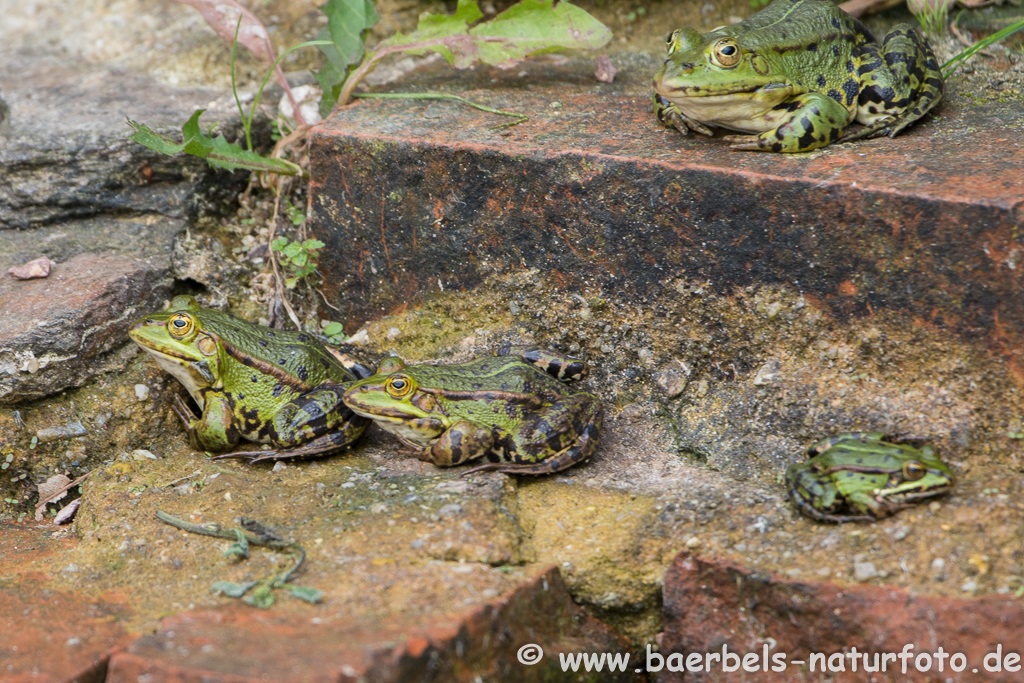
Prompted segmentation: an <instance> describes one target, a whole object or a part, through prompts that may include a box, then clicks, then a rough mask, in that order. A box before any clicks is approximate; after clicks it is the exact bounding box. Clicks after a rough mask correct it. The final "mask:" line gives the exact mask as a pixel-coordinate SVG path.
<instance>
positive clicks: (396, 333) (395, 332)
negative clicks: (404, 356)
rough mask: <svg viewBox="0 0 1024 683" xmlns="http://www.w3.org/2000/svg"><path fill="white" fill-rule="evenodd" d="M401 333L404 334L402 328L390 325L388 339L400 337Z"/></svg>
mask: <svg viewBox="0 0 1024 683" xmlns="http://www.w3.org/2000/svg"><path fill="white" fill-rule="evenodd" d="M401 335H402V331H401V330H400V329H398V328H397V327H389V328H388V339H389V340H394V339H398V338H399V337H400V336H401Z"/></svg>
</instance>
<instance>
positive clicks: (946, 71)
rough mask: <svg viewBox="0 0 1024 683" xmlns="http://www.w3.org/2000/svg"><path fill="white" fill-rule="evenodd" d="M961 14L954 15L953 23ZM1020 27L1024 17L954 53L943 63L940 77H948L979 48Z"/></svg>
mask: <svg viewBox="0 0 1024 683" xmlns="http://www.w3.org/2000/svg"><path fill="white" fill-rule="evenodd" d="M962 15H963V12H962V11H961V12H960V14H957V15H956V19H954V20H953V23H954V24H955V23H956V22H957V21H959V19H960V17H961V16H962ZM1022 29H1024V19H1021V20H1020V21H1017V22H1014V23H1012V24H1010V25H1009V26H1007V27H1006V28H1004V29H1000V30H999V31H996V32H995V33H993V34H992V35H990V36H987V37H985V38H982V39H981V40H979V41H978V42H976V43H975V44H974V45H971V46H970V47H969V48H967V49H966V50H964V51H963V52H961V53H960V54H958V55H956V56H955V57H953V58H952V59H950V60H949V61H948V62H946V63H945V64H943V65H942V77H943V78H949V77H950V76H952V75H953V74H954V73H955V72H956V70H957V69H959V68H960V65H962V64H963V63H964V62H966V61H967V60H968V59H970V58H971V57H973V56H974V55H975V54H976V53H978V52H980V51H981V50H984V49H985V48H986V47H988V46H989V45H992V44H993V43H998V42H999V41H1000V40H1003V39H1004V38H1009V37H1010V36H1012V35H1013V34H1014V33H1016V32H1017V31H1020V30H1022Z"/></svg>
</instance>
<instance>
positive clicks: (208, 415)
mask: <svg viewBox="0 0 1024 683" xmlns="http://www.w3.org/2000/svg"><path fill="white" fill-rule="evenodd" d="M174 399H175V400H174V406H173V409H174V412H175V414H176V415H177V416H178V419H180V420H181V421H182V423H183V424H184V425H185V429H186V430H187V431H188V440H189V442H190V443H191V444H192V447H193V448H196V449H198V450H203V451H211V452H213V453H218V452H220V451H226V450H229V449H231V448H234V447H235V445H236V444H237V443H238V440H239V439H240V438H241V433H240V432H239V430H238V426H237V424H236V421H235V414H234V410H233V409H232V405H231V402H230V401H229V400H228V398H227V396H225V395H224V394H222V393H221V392H219V391H213V390H210V391H207V392H206V393H205V394H204V395H203V414H202V416H201V417H199V418H197V417H196V416H195V415H194V414H193V413H192V411H191V410H190V409H189V407H188V406H187V405H185V402H184V401H182V400H181V397H180V396H177V395H176V396H175V397H174Z"/></svg>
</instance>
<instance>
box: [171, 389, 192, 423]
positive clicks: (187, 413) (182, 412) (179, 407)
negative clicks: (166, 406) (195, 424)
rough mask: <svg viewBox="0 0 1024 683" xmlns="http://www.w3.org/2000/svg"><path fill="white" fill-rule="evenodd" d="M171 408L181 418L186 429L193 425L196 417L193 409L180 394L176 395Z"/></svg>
mask: <svg viewBox="0 0 1024 683" xmlns="http://www.w3.org/2000/svg"><path fill="white" fill-rule="evenodd" d="M171 410H173V411H174V414H175V415H177V416H178V419H179V420H181V424H182V425H184V426H185V431H188V430H189V429H191V427H192V420H194V419H196V416H195V414H194V413H193V412H192V409H191V408H189V407H188V405H187V404H186V403H185V401H183V400H182V398H181V396H179V395H178V394H175V395H174V401H173V402H172V403H171Z"/></svg>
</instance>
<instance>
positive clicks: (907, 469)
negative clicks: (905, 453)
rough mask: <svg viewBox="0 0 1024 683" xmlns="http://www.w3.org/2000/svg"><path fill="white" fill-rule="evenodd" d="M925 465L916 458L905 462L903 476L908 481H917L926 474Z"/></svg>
mask: <svg viewBox="0 0 1024 683" xmlns="http://www.w3.org/2000/svg"><path fill="white" fill-rule="evenodd" d="M924 473H925V469H924V465H922V464H921V463H919V462H918V461H916V460H911V461H910V462H907V463H904V464H903V478H904V479H906V480H907V481H917V480H918V479H920V478H921V477H923V476H924Z"/></svg>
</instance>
